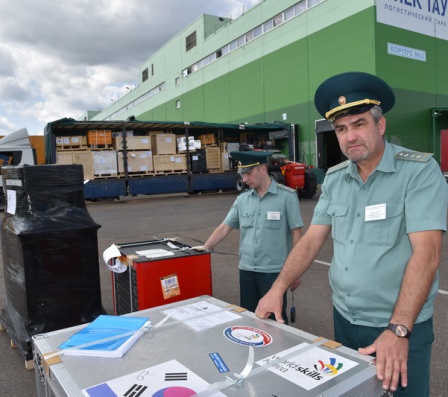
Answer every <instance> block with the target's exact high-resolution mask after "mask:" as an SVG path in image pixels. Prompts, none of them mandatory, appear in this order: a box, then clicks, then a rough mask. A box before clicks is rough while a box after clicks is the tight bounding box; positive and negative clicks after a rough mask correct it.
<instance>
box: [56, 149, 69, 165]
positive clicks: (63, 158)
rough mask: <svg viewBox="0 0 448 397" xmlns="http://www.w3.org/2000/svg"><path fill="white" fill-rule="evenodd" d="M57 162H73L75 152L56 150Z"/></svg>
mask: <svg viewBox="0 0 448 397" xmlns="http://www.w3.org/2000/svg"><path fill="white" fill-rule="evenodd" d="M56 164H73V152H72V151H71V150H70V151H65V152H61V151H56Z"/></svg>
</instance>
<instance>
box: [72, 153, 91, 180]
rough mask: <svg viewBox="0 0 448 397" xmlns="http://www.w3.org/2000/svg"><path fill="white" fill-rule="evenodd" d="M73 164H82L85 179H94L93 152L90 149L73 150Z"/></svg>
mask: <svg viewBox="0 0 448 397" xmlns="http://www.w3.org/2000/svg"><path fill="white" fill-rule="evenodd" d="M73 164H81V165H82V168H83V170H84V179H94V178H95V173H94V166H93V152H91V151H90V150H85V151H75V152H73Z"/></svg>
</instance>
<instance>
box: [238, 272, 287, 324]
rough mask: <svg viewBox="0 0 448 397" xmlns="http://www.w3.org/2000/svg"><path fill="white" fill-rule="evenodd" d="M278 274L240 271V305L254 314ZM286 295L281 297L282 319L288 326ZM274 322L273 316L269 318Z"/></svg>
mask: <svg viewBox="0 0 448 397" xmlns="http://www.w3.org/2000/svg"><path fill="white" fill-rule="evenodd" d="M278 275H279V273H260V272H249V271H247V270H241V269H240V305H241V307H244V308H245V309H247V310H250V311H251V312H254V313H255V309H256V308H257V305H258V301H259V300H260V299H261V298H263V296H264V295H265V294H266V292H268V291H269V289H270V288H271V287H272V284H273V283H274V281H275V280H276V278H277V277H278ZM286 305H287V302H286V294H285V295H284V296H283V309H282V317H283V320H285V322H286V324H288V316H287V314H286ZM270 318H272V319H273V320H275V316H271V317H270Z"/></svg>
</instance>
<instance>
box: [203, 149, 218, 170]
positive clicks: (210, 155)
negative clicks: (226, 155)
mask: <svg viewBox="0 0 448 397" xmlns="http://www.w3.org/2000/svg"><path fill="white" fill-rule="evenodd" d="M205 164H206V165H207V169H208V170H210V169H217V168H219V169H220V168H221V150H220V149H219V147H206V148H205Z"/></svg>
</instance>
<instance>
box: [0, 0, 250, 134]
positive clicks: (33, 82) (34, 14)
mask: <svg viewBox="0 0 448 397" xmlns="http://www.w3.org/2000/svg"><path fill="white" fill-rule="evenodd" d="M256 2H257V1H256V0H241V1H240V0H0V15H1V16H2V18H1V22H0V135H7V134H8V133H10V132H13V131H16V130H18V129H20V128H24V127H25V128H27V129H28V132H29V133H30V134H31V135H39V134H42V133H43V129H44V127H45V125H46V124H47V123H48V122H51V121H54V120H57V119H60V118H63V117H73V118H77V117H79V116H80V115H81V114H83V113H84V112H85V111H86V110H97V109H100V108H104V107H105V106H107V105H109V104H110V101H111V99H112V98H119V97H121V96H122V95H123V94H124V93H125V92H126V87H130V86H135V85H136V84H137V82H138V68H139V66H140V65H141V64H142V63H143V62H144V61H145V60H146V59H147V58H149V57H150V56H151V55H152V54H153V53H154V52H155V51H157V50H158V49H159V48H160V47H162V46H163V45H164V44H165V43H166V42H167V41H168V40H169V39H171V38H172V37H173V36H175V35H176V34H177V33H179V32H180V31H181V30H182V29H183V28H185V27H186V26H188V25H189V24H190V23H191V22H193V21H194V20H195V19H196V18H197V17H199V16H200V15H201V14H212V15H218V16H224V17H229V16H230V15H235V14H236V13H237V12H238V11H240V10H242V8H243V7H248V6H250V5H253V4H254V3H256Z"/></svg>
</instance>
